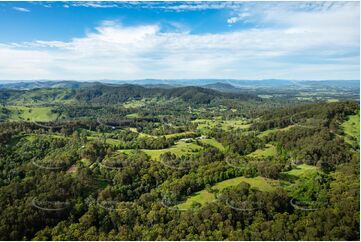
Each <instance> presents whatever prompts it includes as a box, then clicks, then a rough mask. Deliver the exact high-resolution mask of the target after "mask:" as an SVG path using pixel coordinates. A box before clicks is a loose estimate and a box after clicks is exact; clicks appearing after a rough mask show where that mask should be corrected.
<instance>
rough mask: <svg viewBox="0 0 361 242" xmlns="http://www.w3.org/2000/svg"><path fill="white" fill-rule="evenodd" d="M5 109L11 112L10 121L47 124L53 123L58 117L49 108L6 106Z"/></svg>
mask: <svg viewBox="0 0 361 242" xmlns="http://www.w3.org/2000/svg"><path fill="white" fill-rule="evenodd" d="M7 108H8V109H10V110H11V112H12V114H11V116H10V120H11V121H20V120H25V121H38V122H48V121H55V120H56V119H57V117H58V114H57V113H53V112H52V111H51V107H25V106H8V107H7Z"/></svg>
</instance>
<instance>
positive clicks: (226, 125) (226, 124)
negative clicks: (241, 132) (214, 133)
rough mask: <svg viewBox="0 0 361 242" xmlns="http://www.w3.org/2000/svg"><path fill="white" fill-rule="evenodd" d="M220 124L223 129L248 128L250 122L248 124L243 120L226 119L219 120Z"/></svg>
mask: <svg viewBox="0 0 361 242" xmlns="http://www.w3.org/2000/svg"><path fill="white" fill-rule="evenodd" d="M221 126H222V129H225V130H227V129H231V128H235V129H238V128H239V129H248V128H249V126H250V124H248V123H247V122H246V121H244V120H226V121H222V122H221Z"/></svg>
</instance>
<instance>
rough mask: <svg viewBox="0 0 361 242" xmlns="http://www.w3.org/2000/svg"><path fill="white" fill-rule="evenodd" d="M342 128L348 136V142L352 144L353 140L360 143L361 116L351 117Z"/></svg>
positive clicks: (346, 139)
mask: <svg viewBox="0 0 361 242" xmlns="http://www.w3.org/2000/svg"><path fill="white" fill-rule="evenodd" d="M341 126H342V128H343V130H344V132H345V134H346V136H345V141H346V142H348V143H350V144H352V139H354V140H356V141H357V142H358V143H359V142H360V114H355V115H350V116H349V118H348V120H347V121H345V122H344V123H343V124H342V125H341Z"/></svg>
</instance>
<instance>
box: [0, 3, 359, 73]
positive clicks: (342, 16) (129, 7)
mask: <svg viewBox="0 0 361 242" xmlns="http://www.w3.org/2000/svg"><path fill="white" fill-rule="evenodd" d="M359 21H360V6H359V2H357V1H356V2H345V1H343V2H184V1H183V2H0V33H1V34H0V79H1V80H105V79H106V80H136V79H208V78H210V79H244V80H259V79H289V80H346V79H348V80H350V79H353V80H358V79H359V76H360V23H359Z"/></svg>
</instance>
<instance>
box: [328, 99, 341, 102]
mask: <svg viewBox="0 0 361 242" xmlns="http://www.w3.org/2000/svg"><path fill="white" fill-rule="evenodd" d="M338 101H339V100H338V99H336V98H330V99H327V102H328V103H335V102H338Z"/></svg>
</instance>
